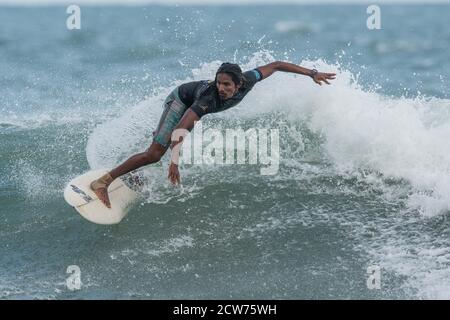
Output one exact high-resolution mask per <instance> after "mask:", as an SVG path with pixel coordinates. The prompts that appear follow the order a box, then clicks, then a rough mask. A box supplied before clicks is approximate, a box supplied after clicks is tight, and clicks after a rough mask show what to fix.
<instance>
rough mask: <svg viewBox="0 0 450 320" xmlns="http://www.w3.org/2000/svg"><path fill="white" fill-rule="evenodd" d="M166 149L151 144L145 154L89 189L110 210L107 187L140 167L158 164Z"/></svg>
mask: <svg viewBox="0 0 450 320" xmlns="http://www.w3.org/2000/svg"><path fill="white" fill-rule="evenodd" d="M167 148H168V147H164V146H162V145H160V144H159V143H157V142H153V143H152V144H151V146H150V148H148V149H147V151H145V152H141V153H138V154H135V155H134V156H131V157H130V158H129V159H127V160H126V161H125V162H124V163H122V164H121V165H119V166H118V167H117V168H115V169H113V170H111V171H110V172H109V173H107V174H105V175H104V176H102V177H100V178H99V179H97V180H95V181H93V182H92V183H91V189H92V191H94V192H95V194H96V195H97V197H98V198H99V199H100V201H101V202H103V203H104V204H105V206H107V207H108V208H111V204H110V201H109V196H108V186H109V185H110V184H111V183H112V182H113V181H114V180H115V179H116V178H118V177H120V176H122V175H124V174H126V173H128V172H131V171H133V170H136V169H138V168H140V167H142V166H145V165H148V164H151V163H155V162H158V161H159V160H160V159H161V157H162V156H163V155H164V154H165V153H166V151H167Z"/></svg>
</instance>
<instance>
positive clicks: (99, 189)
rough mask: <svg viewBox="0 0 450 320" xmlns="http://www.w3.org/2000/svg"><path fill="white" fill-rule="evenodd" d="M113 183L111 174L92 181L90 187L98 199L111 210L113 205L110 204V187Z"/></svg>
mask: <svg viewBox="0 0 450 320" xmlns="http://www.w3.org/2000/svg"><path fill="white" fill-rule="evenodd" d="M112 181H113V178H112V177H111V175H110V174H109V173H107V174H105V175H104V176H102V177H100V178H99V179H97V180H94V181H92V183H91V185H90V187H91V189H92V191H94V193H95V194H96V195H97V197H98V199H99V200H100V201H101V202H103V204H104V205H105V206H106V207H107V208H109V209H111V203H110V202H109V196H108V186H109V185H110V184H111V182H112Z"/></svg>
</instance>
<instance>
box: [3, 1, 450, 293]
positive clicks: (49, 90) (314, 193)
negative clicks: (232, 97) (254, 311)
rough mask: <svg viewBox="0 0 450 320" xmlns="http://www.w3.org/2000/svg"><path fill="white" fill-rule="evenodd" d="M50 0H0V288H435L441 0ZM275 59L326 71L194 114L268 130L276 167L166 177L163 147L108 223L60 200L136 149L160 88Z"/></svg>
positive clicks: (446, 129)
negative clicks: (377, 19) (99, 2)
mask: <svg viewBox="0 0 450 320" xmlns="http://www.w3.org/2000/svg"><path fill="white" fill-rule="evenodd" d="M66 9H67V8H66V7H64V6H43V7H42V6H41V7H14V6H3V7H0V298H1V299H449V298H450V240H449V239H450V220H449V219H448V218H449V211H450V139H449V137H450V90H449V88H450V78H449V77H450V59H449V58H450V26H449V21H450V5H381V6H380V9H381V29H379V30H377V29H375V30H371V29H369V28H368V27H367V19H368V18H369V16H370V15H369V14H367V12H366V10H367V6H364V5H317V6H312V5H303V6H301V5H299V6H297V5H267V6H264V5H250V6H157V5H149V6H81V8H80V9H81V29H79V30H69V29H68V28H67V26H66V20H67V19H68V17H69V15H70V14H68V13H66ZM275 60H282V61H287V62H291V63H295V64H300V65H302V66H304V67H308V68H312V67H315V68H317V69H318V70H319V71H324V72H335V73H337V77H336V80H334V81H332V84H331V85H323V86H318V85H317V84H315V83H314V82H313V81H311V79H310V78H308V77H305V76H300V75H294V74H288V73H282V72H279V73H276V74H274V75H273V76H271V77H270V78H268V79H266V80H264V81H262V82H260V83H258V84H256V85H255V87H254V89H253V90H252V91H251V92H250V93H249V94H248V96H247V97H246V98H245V99H244V100H243V101H242V103H241V104H239V105H238V106H236V107H234V108H232V109H229V110H227V111H225V112H222V113H216V114H211V115H208V116H205V117H204V118H202V127H203V131H206V130H207V129H218V130H219V132H223V133H225V132H226V130H227V129H239V128H241V129H243V130H248V129H252V128H253V129H267V130H278V133H279V151H280V153H279V155H280V156H279V168H278V171H277V172H276V174H272V175H262V174H261V170H260V169H261V168H263V167H265V166H266V165H264V164H261V163H256V164H250V163H244V164H217V163H212V164H211V163H200V164H198V163H197V164H191V165H190V164H184V165H182V166H181V167H180V173H181V177H182V185H181V186H177V187H174V186H171V185H170V183H169V182H168V180H167V164H168V161H169V155H168V154H167V155H166V156H165V157H164V158H163V159H162V161H161V162H160V163H157V164H154V165H151V166H148V167H146V168H144V169H143V174H144V175H145V176H146V178H147V179H146V181H147V182H146V185H145V186H144V190H142V192H141V195H140V198H139V200H138V201H137V202H136V203H135V205H134V206H133V208H132V209H131V211H130V212H129V214H128V215H127V217H126V218H125V219H124V220H123V221H122V222H121V223H120V224H117V225H112V226H102V225H95V224H93V223H90V222H88V221H87V220H85V219H83V218H82V217H81V216H80V215H79V214H77V212H76V211H75V210H74V209H73V208H71V207H70V206H68V205H67V204H66V203H65V201H64V199H63V190H64V187H65V185H66V184H67V183H68V181H70V180H71V179H72V178H74V177H76V176H77V175H80V174H82V173H84V172H85V171H87V170H90V169H97V168H111V167H113V166H115V165H118V164H120V163H121V162H122V161H123V160H125V159H127V158H128V157H129V156H131V155H133V154H134V153H137V152H142V151H144V150H145V149H146V148H148V146H149V145H150V143H151V141H152V131H153V130H154V129H155V128H156V125H157V123H158V121H159V117H160V115H161V112H162V103H163V101H164V99H165V97H166V96H167V95H168V94H169V92H170V91H171V90H172V89H173V88H175V87H176V86H177V85H179V84H182V83H184V82H188V81H193V80H200V79H213V78H214V74H215V71H216V70H217V67H218V66H219V65H220V64H221V63H222V62H225V61H229V62H235V63H239V64H240V65H241V67H242V69H243V70H250V69H252V68H255V67H257V66H261V65H264V64H267V63H270V62H272V61H275ZM70 266H76V267H75V268H78V270H79V271H80V273H79V275H80V280H81V284H80V285H79V286H78V287H76V288H74V287H73V286H70V285H69V286H68V285H67V284H68V283H67V282H68V279H69V280H70V279H72V278H71V277H73V276H74V273H72V272H73V271H71V270H74V269H73V267H70ZM69 267H70V268H69ZM374 270H375V271H374ZM68 271H69V272H68ZM372 272H374V273H372ZM69 282H70V281H69ZM69 284H70V283H69Z"/></svg>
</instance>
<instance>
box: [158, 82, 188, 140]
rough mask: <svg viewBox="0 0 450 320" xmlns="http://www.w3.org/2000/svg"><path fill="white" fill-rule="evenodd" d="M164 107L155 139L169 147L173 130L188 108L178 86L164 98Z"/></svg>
mask: <svg viewBox="0 0 450 320" xmlns="http://www.w3.org/2000/svg"><path fill="white" fill-rule="evenodd" d="M163 108H164V110H163V113H162V115H161V119H160V120H159V124H158V127H157V128H156V130H155V131H153V141H156V142H158V143H159V144H160V145H162V146H164V147H166V148H167V147H169V146H170V143H171V136H172V132H173V130H174V129H175V127H176V126H177V124H178V123H179V122H180V120H181V118H182V117H183V115H184V113H185V112H186V110H187V109H188V107H187V106H185V105H184V104H183V102H181V99H180V96H179V95H178V87H177V88H175V89H174V90H173V91H172V92H171V93H170V94H169V95H168V96H167V98H166V100H164V103H163Z"/></svg>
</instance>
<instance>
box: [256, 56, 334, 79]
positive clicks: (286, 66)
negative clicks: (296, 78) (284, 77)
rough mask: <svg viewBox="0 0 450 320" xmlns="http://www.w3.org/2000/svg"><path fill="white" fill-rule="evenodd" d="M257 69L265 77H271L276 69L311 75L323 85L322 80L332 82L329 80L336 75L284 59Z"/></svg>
mask: <svg viewBox="0 0 450 320" xmlns="http://www.w3.org/2000/svg"><path fill="white" fill-rule="evenodd" d="M257 69H258V70H259V71H260V72H261V74H262V78H263V79H265V78H267V77H270V76H271V75H272V74H274V73H275V72H276V71H283V72H291V73H297V74H302V75H305V76H309V77H311V78H312V79H313V80H314V82H315V83H317V84H320V85H322V81H323V82H325V83H327V84H330V83H329V82H328V81H327V80H333V79H334V78H335V76H336V74H335V73H324V72H318V71H317V70H316V69H312V70H311V69H307V68H303V67H301V66H298V65H296V64H293V63H289V62H283V61H275V62H272V63H269V64H266V65H265V66H261V67H258V68H257Z"/></svg>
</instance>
